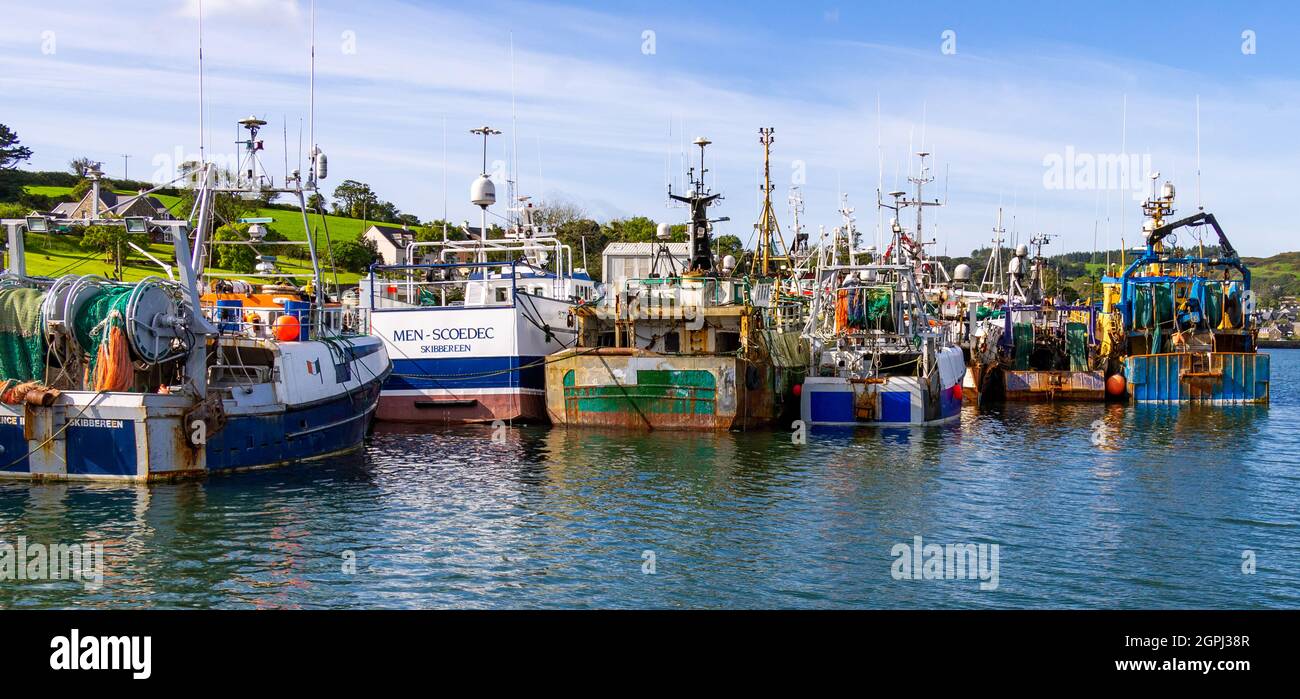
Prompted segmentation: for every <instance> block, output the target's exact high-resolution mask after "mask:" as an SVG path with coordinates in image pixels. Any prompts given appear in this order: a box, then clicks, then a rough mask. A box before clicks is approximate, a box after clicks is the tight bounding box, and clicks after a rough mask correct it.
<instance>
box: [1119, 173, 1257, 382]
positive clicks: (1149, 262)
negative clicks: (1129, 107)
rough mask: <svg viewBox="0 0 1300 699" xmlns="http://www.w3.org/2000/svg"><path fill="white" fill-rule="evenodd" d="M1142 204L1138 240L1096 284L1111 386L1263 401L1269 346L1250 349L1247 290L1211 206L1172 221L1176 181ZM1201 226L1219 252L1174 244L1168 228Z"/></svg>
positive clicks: (1253, 332) (1244, 270) (1253, 327)
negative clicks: (1126, 259)
mask: <svg viewBox="0 0 1300 699" xmlns="http://www.w3.org/2000/svg"><path fill="white" fill-rule="evenodd" d="M1158 177H1159V173H1156V174H1154V175H1152V187H1153V191H1152V192H1151V195H1150V196H1149V197H1148V198H1147V200H1146V201H1145V202H1143V204H1142V209H1143V213H1144V214H1145V215H1146V220H1145V222H1144V223H1143V227H1142V232H1143V236H1144V238H1145V249H1144V250H1143V252H1142V254H1141V255H1139V256H1138V257H1137V259H1135V260H1133V262H1132V263H1129V264H1128V265H1127V266H1126V267H1125V269H1124V271H1123V273H1122V274H1121V275H1120V276H1118V277H1106V278H1104V279H1103V280H1102V284H1103V294H1104V298H1103V307H1102V316H1101V328H1102V330H1101V332H1102V335H1103V344H1104V353H1105V354H1107V355H1108V356H1110V357H1111V358H1113V359H1114V360H1115V361H1116V364H1117V366H1116V367H1115V369H1114V371H1115V373H1114V374H1113V375H1112V376H1110V377H1108V379H1107V389H1108V391H1109V392H1111V393H1112V394H1113V395H1117V396H1119V395H1124V394H1125V393H1127V395H1128V396H1129V397H1130V399H1131V400H1133V401H1135V402H1138V403H1172V404H1180V403H1209V404H1228V405H1230V404H1244V403H1268V402H1269V355H1268V354H1266V353H1262V352H1259V351H1258V348H1257V346H1256V344H1255V341H1256V336H1257V332H1258V325H1257V319H1256V317H1255V303H1256V301H1255V293H1254V291H1252V290H1251V287H1250V284H1251V277H1250V269H1249V268H1248V267H1247V266H1246V265H1245V264H1244V263H1243V262H1242V261H1241V258H1240V257H1239V256H1238V255H1237V251H1236V249H1235V248H1233V246H1232V243H1231V242H1229V240H1228V237H1227V235H1225V234H1224V232H1223V229H1222V228H1221V227H1220V226H1219V222H1218V221H1217V220H1216V219H1215V217H1214V214H1211V213H1206V212H1205V211H1204V210H1203V209H1200V210H1198V211H1197V212H1196V213H1195V214H1192V215H1191V216H1187V217H1185V218H1182V219H1178V220H1174V221H1170V220H1168V219H1169V218H1170V216H1172V214H1173V213H1174V197H1175V190H1174V186H1173V184H1172V183H1170V182H1165V183H1164V185H1163V186H1162V187H1161V188H1160V190H1159V192H1156V191H1154V187H1155V182H1156V180H1157V178H1158ZM1204 226H1209V227H1210V228H1211V229H1213V231H1214V233H1215V235H1216V237H1217V242H1218V248H1219V249H1218V254H1216V255H1213V256H1208V255H1206V254H1205V252H1204V246H1203V244H1200V243H1198V245H1197V248H1198V250H1199V252H1197V253H1196V254H1193V253H1192V252H1191V251H1190V250H1188V251H1186V252H1182V251H1180V250H1179V249H1178V248H1177V247H1176V246H1175V244H1176V242H1177V238H1176V233H1177V232H1178V231H1180V230H1187V231H1189V232H1192V233H1193V234H1196V232H1197V230H1198V229H1200V228H1202V227H1204Z"/></svg>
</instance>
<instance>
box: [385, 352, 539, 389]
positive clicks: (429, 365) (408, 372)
mask: <svg viewBox="0 0 1300 699" xmlns="http://www.w3.org/2000/svg"><path fill="white" fill-rule="evenodd" d="M543 359H544V357H526V356H525V357H457V358H449V359H394V360H393V373H392V375H391V376H389V377H388V381H387V382H386V383H385V384H384V388H385V389H387V390H411V389H429V388H530V389H536V390H539V391H541V390H545V388H546V368H545V366H544V365H543V364H541V361H542V360H543ZM521 367H526V368H521Z"/></svg>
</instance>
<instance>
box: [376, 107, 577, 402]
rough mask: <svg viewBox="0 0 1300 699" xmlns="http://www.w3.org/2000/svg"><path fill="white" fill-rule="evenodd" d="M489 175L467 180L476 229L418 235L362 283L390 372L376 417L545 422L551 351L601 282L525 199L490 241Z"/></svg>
mask: <svg viewBox="0 0 1300 699" xmlns="http://www.w3.org/2000/svg"><path fill="white" fill-rule="evenodd" d="M473 133H475V134H478V135H480V136H482V137H483V139H484V150H483V153H484V155H483V170H484V174H482V175H481V176H479V178H478V179H477V180H475V181H474V184H473V186H472V187H471V196H470V198H471V201H472V202H473V203H474V205H476V206H478V207H480V209H481V211H482V225H481V226H480V228H479V230H478V236H477V237H472V238H470V239H468V240H450V239H444V240H440V241H426V242H413V243H410V244H409V245H408V246H407V248H406V260H407V261H410V262H415V261H418V262H419V263H418V264H402V265H378V266H375V267H373V268H372V270H371V273H370V275H369V276H368V277H367V278H365V279H362V280H361V288H360V292H359V298H358V300H359V313H360V315H361V316H362V317H361V321H360V322H361V323H362V326H363V327H365V328H367V329H368V331H369V332H370V333H371V334H373V335H374V336H375V337H377V338H379V339H381V340H382V341H383V342H384V345H385V347H386V348H387V350H388V353H389V354H390V355H391V356H392V358H393V374H392V376H391V377H390V378H389V379H388V381H387V382H386V383H385V384H384V388H383V391H382V392H381V394H380V399H379V412H378V414H379V418H380V419H381V420H391V421H398V422H434V423H467V422H492V421H496V420H501V421H522V422H546V420H547V414H546V392H545V368H544V364H545V362H546V358H547V357H548V356H549V355H551V354H553V353H555V352H558V351H561V350H563V349H565V348H568V347H571V346H573V344H574V340H575V338H576V334H577V331H576V321H575V319H574V313H573V311H574V308H575V307H576V306H580V305H582V304H586V303H590V302H592V301H594V300H595V298H596V284H595V282H594V281H592V279H591V277H590V276H588V275H587V273H586V271H585V270H583V269H575V268H574V266H573V253H572V250H571V249H570V248H569V246H567V245H564V244H563V243H561V242H560V241H559V240H558V239H557V238H556V237H555V235H554V233H553V232H552V231H550V230H547V229H546V227H545V226H542V225H540V224H539V223H538V222H537V221H536V220H535V217H534V214H535V213H536V209H535V208H534V207H533V206H532V205H531V204H529V202H528V200H527V198H526V197H521V198H520V199H519V200H518V203H519V206H518V208H516V209H514V210H513V212H514V213H516V214H517V216H515V217H512V220H511V221H510V224H509V226H508V227H507V228H506V229H505V231H504V234H503V237H501V238H489V235H488V231H489V229H488V225H487V210H488V207H490V206H492V204H494V203H495V202H496V188H495V185H493V183H492V180H491V179H490V178H489V177H488V175H487V137H488V136H489V135H493V134H496V133H499V132H497V131H495V130H493V129H490V128H488V127H486V126H485V127H482V128H479V129H474V131H473Z"/></svg>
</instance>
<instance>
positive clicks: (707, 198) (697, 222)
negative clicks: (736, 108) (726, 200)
mask: <svg viewBox="0 0 1300 699" xmlns="http://www.w3.org/2000/svg"><path fill="white" fill-rule="evenodd" d="M711 143H713V142H712V141H710V140H709V139H707V138H704V137H703V136H701V137H699V138H697V139H695V145H697V146H699V147H700V170H699V176H698V177H697V176H696V172H695V168H694V167H690V168H687V170H686V176H687V178H688V179H689V180H690V183H691V190H690V191H689V192H687V193H686V194H673V186H672V184H671V183H670V184H669V185H668V198H669V199H671V200H673V201H680V202H682V203H684V204H686V205H687V206H689V207H690V209H691V223H690V226H689V227H688V228H687V235H688V237H689V238H690V244H691V261H690V266H689V269H688V272H695V273H701V274H702V273H705V272H711V271H713V248H712V246H711V239H710V236H709V231H710V230H711V229H712V228H713V224H714V223H717V222H720V221H729V220H730V219H729V218H727V217H725V216H724V217H722V218H717V219H712V220H710V219H709V206H711V205H712V204H713V203H714V202H716V201H718V200H720V199H722V194H720V193H719V194H713V193H710V191H709V188H708V186H707V185H705V184H704V178H705V175H706V174H708V172H709V170H708V168H706V167H705V166H704V149H705V148H707V147H708V146H709V145H710V144H711Z"/></svg>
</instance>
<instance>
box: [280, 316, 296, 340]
mask: <svg viewBox="0 0 1300 699" xmlns="http://www.w3.org/2000/svg"><path fill="white" fill-rule="evenodd" d="M301 332H302V325H301V324H300V323H299V322H298V318H297V316H290V315H283V316H280V317H279V318H276V319H275V339H277V340H279V341H280V342H297V341H298V336H299V335H300V334H301Z"/></svg>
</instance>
